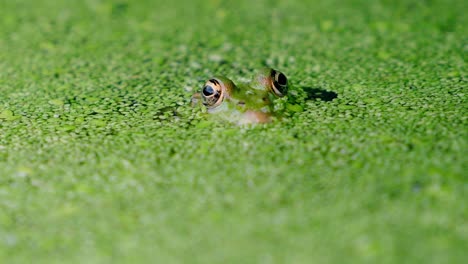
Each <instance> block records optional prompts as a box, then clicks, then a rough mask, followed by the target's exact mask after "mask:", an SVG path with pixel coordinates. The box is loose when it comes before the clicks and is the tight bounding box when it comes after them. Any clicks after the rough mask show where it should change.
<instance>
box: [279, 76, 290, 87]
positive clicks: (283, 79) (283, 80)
mask: <svg viewBox="0 0 468 264" xmlns="http://www.w3.org/2000/svg"><path fill="white" fill-rule="evenodd" d="M287 82H288V80H287V79H286V76H284V74H282V73H280V74H279V75H278V83H279V85H283V86H284V85H286V84H287Z"/></svg>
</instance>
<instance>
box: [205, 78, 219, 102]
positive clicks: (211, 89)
mask: <svg viewBox="0 0 468 264" xmlns="http://www.w3.org/2000/svg"><path fill="white" fill-rule="evenodd" d="M202 97H203V104H204V105H205V106H206V107H208V108H212V107H216V106H218V105H219V104H221V102H222V101H223V89H222V87H221V84H220V83H219V81H218V80H216V79H211V80H208V81H207V82H206V83H205V86H203V89H202Z"/></svg>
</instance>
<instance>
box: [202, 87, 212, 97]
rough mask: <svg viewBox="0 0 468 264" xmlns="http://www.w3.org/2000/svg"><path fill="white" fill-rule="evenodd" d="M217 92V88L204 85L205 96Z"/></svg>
mask: <svg viewBox="0 0 468 264" xmlns="http://www.w3.org/2000/svg"><path fill="white" fill-rule="evenodd" d="M214 93H215V90H214V89H213V87H211V86H209V85H207V86H205V87H203V95H204V96H211V95H213V94H214Z"/></svg>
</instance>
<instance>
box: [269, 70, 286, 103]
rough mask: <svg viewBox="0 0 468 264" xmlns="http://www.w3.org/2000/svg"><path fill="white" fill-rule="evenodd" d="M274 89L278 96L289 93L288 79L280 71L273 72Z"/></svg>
mask: <svg viewBox="0 0 468 264" xmlns="http://www.w3.org/2000/svg"><path fill="white" fill-rule="evenodd" d="M271 78H272V88H273V92H274V93H275V94H276V95H277V96H280V97H282V96H284V95H285V94H286V92H287V91H288V78H286V75H284V74H283V73H282V72H280V71H275V70H273V69H272V70H271Z"/></svg>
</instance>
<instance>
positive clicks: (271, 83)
mask: <svg viewBox="0 0 468 264" xmlns="http://www.w3.org/2000/svg"><path fill="white" fill-rule="evenodd" d="M287 93H288V78H287V77H286V75H285V74H284V73H282V72H281V71H278V70H275V69H273V68H262V69H259V70H257V72H256V74H255V75H254V76H253V78H252V79H251V80H250V81H249V82H246V83H239V84H237V85H236V84H234V82H233V81H232V80H231V79H229V78H227V77H225V76H215V77H212V78H210V79H208V80H207V81H206V82H205V83H204V85H203V87H202V89H201V91H200V92H197V93H195V94H194V95H193V96H192V105H199V106H202V107H204V108H205V109H206V111H207V112H208V113H209V114H212V115H215V116H217V117H220V118H221V119H223V120H227V121H230V122H233V123H236V124H239V125H245V124H264V123H270V122H272V121H273V120H276V119H278V118H279V117H280V115H281V114H280V113H279V112H278V111H277V110H276V107H275V101H276V100H278V99H279V98H283V97H285V96H286V95H287Z"/></svg>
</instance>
